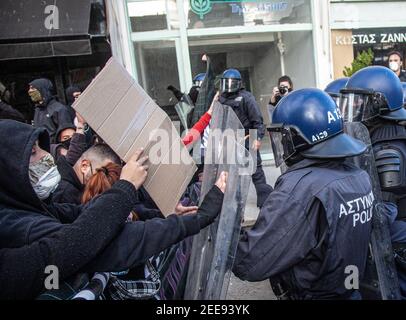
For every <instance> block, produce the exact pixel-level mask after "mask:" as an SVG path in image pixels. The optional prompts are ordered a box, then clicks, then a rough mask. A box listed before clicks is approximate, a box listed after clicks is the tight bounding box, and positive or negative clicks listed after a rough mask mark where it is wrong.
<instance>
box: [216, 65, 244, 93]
mask: <svg viewBox="0 0 406 320" xmlns="http://www.w3.org/2000/svg"><path fill="white" fill-rule="evenodd" d="M220 86H221V91H222V92H227V93H232V92H237V91H238V90H240V89H241V86H242V79H241V73H240V72H239V71H238V70H236V69H228V70H226V71H224V72H223V75H222V77H221V82H220Z"/></svg>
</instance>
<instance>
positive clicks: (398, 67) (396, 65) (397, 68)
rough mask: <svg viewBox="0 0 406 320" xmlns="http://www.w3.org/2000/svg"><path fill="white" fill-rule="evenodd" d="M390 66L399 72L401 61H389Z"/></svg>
mask: <svg viewBox="0 0 406 320" xmlns="http://www.w3.org/2000/svg"><path fill="white" fill-rule="evenodd" d="M389 68H390V69H391V70H392V71H394V72H397V71H399V69H400V65H399V63H397V62H390V63H389Z"/></svg>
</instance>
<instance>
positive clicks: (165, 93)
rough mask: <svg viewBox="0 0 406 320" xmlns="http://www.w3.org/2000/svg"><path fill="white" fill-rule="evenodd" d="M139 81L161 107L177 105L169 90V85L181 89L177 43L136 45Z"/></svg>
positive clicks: (162, 42) (156, 42) (163, 42)
mask: <svg viewBox="0 0 406 320" xmlns="http://www.w3.org/2000/svg"><path fill="white" fill-rule="evenodd" d="M134 51H135V56H136V65H137V73H138V81H139V83H140V85H141V86H142V87H143V88H144V90H145V91H146V92H147V93H148V94H149V95H150V97H151V98H152V99H154V100H155V102H156V103H157V104H158V105H159V106H160V107H163V108H165V107H170V106H173V105H175V104H176V102H175V97H174V95H173V94H172V92H171V91H169V90H167V87H168V86H169V85H172V86H174V87H176V88H179V87H180V86H179V76H178V64H177V59H176V48H175V41H153V42H152V41H151V42H138V43H137V42H136V43H134Z"/></svg>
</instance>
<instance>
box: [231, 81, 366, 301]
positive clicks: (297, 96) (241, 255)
mask: <svg viewBox="0 0 406 320" xmlns="http://www.w3.org/2000/svg"><path fill="white" fill-rule="evenodd" d="M272 123H273V124H272V126H271V128H270V129H269V130H271V131H273V132H271V136H272V140H273V148H274V155H275V161H276V164H277V165H278V166H279V165H281V164H282V162H284V163H285V165H287V168H288V169H287V171H286V172H285V173H283V174H282V175H281V176H280V177H279V179H278V180H277V182H276V184H275V189H274V191H273V192H272V193H271V195H270V196H269V197H268V199H267V200H266V202H265V204H264V206H263V208H262V209H261V211H260V213H259V217H258V220H257V222H256V224H255V225H254V227H253V228H252V229H251V230H249V231H245V232H244V233H243V235H242V237H241V239H240V242H239V245H238V250H237V254H236V259H235V264H234V267H233V272H234V273H235V274H236V275H237V276H238V277H239V278H241V279H243V280H248V281H262V280H265V279H268V278H270V280H271V284H272V287H273V288H274V292H275V293H276V294H277V295H278V296H279V297H280V298H282V296H283V298H285V299H287V298H288V299H355V298H359V293H358V292H357V291H356V290H355V289H354V288H353V287H351V286H348V285H346V282H347V281H346V279H347V278H346V277H348V274H346V272H348V266H351V267H352V268H353V269H354V270H356V271H358V272H359V277H360V278H362V276H363V273H364V270H365V265H366V260H367V252H368V243H369V239H370V232H371V217H372V208H373V203H374V195H373V192H372V186H371V182H370V178H369V176H368V174H367V173H366V172H365V171H363V170H361V169H359V168H357V167H356V166H355V165H353V164H350V163H347V162H345V159H346V158H347V157H353V156H357V155H360V154H362V153H364V152H365V150H366V145H365V144H364V143H363V142H361V141H359V140H356V139H353V138H352V137H350V136H348V135H346V134H345V133H344V132H343V120H342V118H341V116H340V113H339V112H338V110H337V106H336V104H335V103H334V101H333V100H332V98H331V97H330V96H329V95H328V94H327V93H325V92H323V91H321V90H319V89H302V90H298V91H294V92H292V93H291V94H290V95H288V96H287V97H285V98H284V99H282V100H281V102H280V103H279V104H278V106H277V107H276V109H275V111H274V112H273V116H272Z"/></svg>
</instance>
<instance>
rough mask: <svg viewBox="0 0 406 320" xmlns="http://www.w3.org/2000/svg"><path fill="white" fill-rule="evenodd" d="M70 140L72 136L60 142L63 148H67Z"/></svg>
mask: <svg viewBox="0 0 406 320" xmlns="http://www.w3.org/2000/svg"><path fill="white" fill-rule="evenodd" d="M71 140H72V138H70V139H68V140H65V141H64V142H61V143H60V144H61V146H62V147H63V148H65V149H66V150H69V147H70V142H71Z"/></svg>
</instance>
